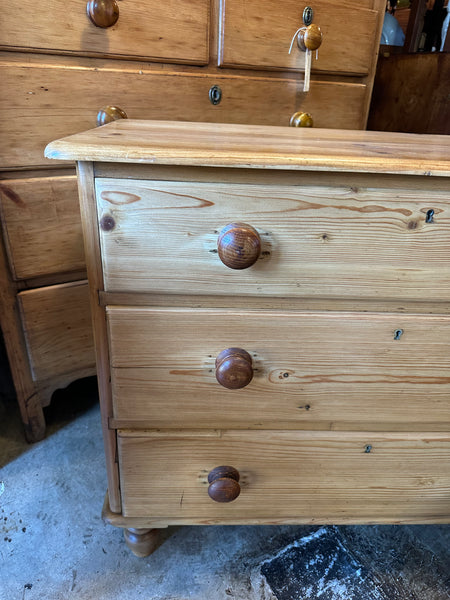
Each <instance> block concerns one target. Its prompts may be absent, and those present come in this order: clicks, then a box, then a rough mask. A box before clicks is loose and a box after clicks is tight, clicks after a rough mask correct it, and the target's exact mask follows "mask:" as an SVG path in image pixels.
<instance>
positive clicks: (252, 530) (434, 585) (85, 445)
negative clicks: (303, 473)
mask: <svg viewBox="0 0 450 600" xmlns="http://www.w3.org/2000/svg"><path fill="white" fill-rule="evenodd" d="M0 384H1V378H0ZM6 387H7V386H6ZM3 390H5V385H4V386H3ZM47 421H48V423H49V425H48V437H47V438H46V439H45V440H44V441H43V442H40V443H38V444H35V445H33V446H28V445H27V444H26V442H25V441H24V438H23V434H22V429H21V423H20V419H19V415H18V411H17V409H16V405H15V403H14V402H13V401H12V400H11V399H10V398H8V394H7V393H6V394H5V393H4V394H3V396H2V394H1V393H0V465H3V467H2V468H1V470H0V530H1V531H0V534H1V535H0V600H37V599H39V600H41V599H45V600H71V599H75V598H76V599H77V600H82V599H89V600H91V599H96V600H97V599H98V600H101V599H106V598H107V599H108V600H115V599H121V600H122V599H126V600H134V599H138V598H139V599H146V600H148V599H159V600H163V599H164V600H175V599H176V600H183V599H186V598H194V599H199V600H200V599H205V600H206V599H208V600H215V599H216V598H217V599H227V598H230V599H231V598H235V599H240V600H256V599H258V600H273V599H276V600H300V599H301V600H303V599H311V600H360V599H361V600H397V599H398V600H444V599H448V598H450V550H449V547H450V526H383V527H375V526H352V527H302V526H262V527H182V528H178V529H174V530H172V531H171V533H172V535H171V536H170V537H168V539H167V540H166V541H165V543H164V544H163V545H162V546H161V547H160V548H159V549H158V550H157V551H156V552H155V553H154V554H153V555H152V556H150V557H148V558H145V559H139V558H136V557H135V556H133V555H132V554H131V553H130V552H129V551H128V549H127V548H126V546H125V544H124V542H123V539H122V534H121V531H120V530H118V529H115V528H113V527H111V526H107V525H105V524H103V523H102V521H101V518H100V511H101V507H102V502H103V498H104V493H105V489H106V480H105V474H104V473H105V471H104V459H103V449H102V442H101V439H100V435H99V431H100V424H99V411H98V406H97V404H96V394H95V381H92V380H91V381H87V382H81V383H79V384H76V385H75V386H72V387H71V388H69V389H68V390H66V391H65V392H61V393H59V392H58V394H57V395H56V397H55V399H54V401H53V403H52V405H51V407H50V410H49V411H47Z"/></svg>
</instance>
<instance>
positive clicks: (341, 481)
mask: <svg viewBox="0 0 450 600" xmlns="http://www.w3.org/2000/svg"><path fill="white" fill-rule="evenodd" d="M449 150H450V142H449V140H448V138H447V137H446V136H410V135H402V134H381V133H375V132H357V131H356V132H355V131H354V132H345V131H332V130H314V129H313V130H311V129H309V130H307V129H304V130H301V131H300V130H293V129H289V128H277V127H274V128H272V127H270V128H268V127H252V126H236V125H224V124H222V125H215V126H213V125H208V124H198V123H184V124H179V123H174V122H146V121H128V122H127V121H122V122H116V123H111V124H109V125H107V126H105V127H104V128H101V129H97V130H93V131H90V132H86V133H84V134H79V135H75V136H72V137H69V138H66V139H65V140H60V141H57V142H54V143H52V144H50V146H49V147H48V148H47V156H49V157H51V158H59V159H61V158H70V159H75V160H78V161H80V162H79V184H80V198H81V208H82V211H81V212H82V221H83V227H84V236H85V244H86V258H87V265H88V274H89V281H90V290H91V301H92V310H93V313H94V329H95V336H96V349H97V364H98V373H99V379H100V393H101V407H102V415H103V428H104V438H105V449H106V456H107V466H108V477H109V482H108V492H109V495H108V502H107V506H106V508H105V514H106V517H107V518H108V519H109V520H110V521H111V522H112V523H113V524H115V525H118V526H121V527H124V528H125V530H126V539H127V541H128V543H129V545H130V547H131V548H132V549H133V550H134V551H135V552H137V553H138V554H145V553H148V552H149V551H151V549H152V548H153V547H154V544H155V537H156V533H155V531H157V529H158V528H162V527H165V526H167V525H174V524H199V523H202V524H205V523H211V524H213V523H225V524H226V523H228V524H229V523H405V522H408V523H442V522H448V521H449V520H450V461H449V458H450V432H449V427H450V401H449V390H450V335H449V334H450V314H449V312H450V311H449V303H448V299H449V292H450V267H449V260H448V250H449V246H450V217H449V203H448V193H449V189H450V186H449V176H450V160H449V157H450V153H449ZM424 157H426V158H424ZM238 267H239V268H238Z"/></svg>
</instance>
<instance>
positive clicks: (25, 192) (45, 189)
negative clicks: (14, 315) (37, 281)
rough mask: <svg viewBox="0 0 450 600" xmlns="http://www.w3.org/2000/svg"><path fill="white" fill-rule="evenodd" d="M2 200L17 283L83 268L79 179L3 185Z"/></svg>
mask: <svg viewBox="0 0 450 600" xmlns="http://www.w3.org/2000/svg"><path fill="white" fill-rule="evenodd" d="M0 200H1V202H0V211H1V220H2V225H3V233H4V239H5V244H6V247H7V250H8V255H9V261H10V267H11V272H12V274H13V277H14V278H15V279H26V278H29V277H36V276H38V275H50V274H54V273H68V272H70V271H82V270H84V269H85V262H84V250H83V235H82V231H81V222H80V208H79V203H78V190H77V178H76V176H75V174H74V175H71V176H57V175H54V176H47V177H33V178H26V179H10V180H5V181H3V182H2V183H0Z"/></svg>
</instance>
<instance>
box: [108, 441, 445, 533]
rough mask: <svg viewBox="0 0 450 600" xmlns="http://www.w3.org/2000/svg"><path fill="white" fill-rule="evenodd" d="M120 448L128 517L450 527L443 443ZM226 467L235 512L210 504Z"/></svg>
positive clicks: (126, 444)
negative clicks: (213, 479) (212, 476)
mask: <svg viewBox="0 0 450 600" xmlns="http://www.w3.org/2000/svg"><path fill="white" fill-rule="evenodd" d="M118 441H119V464H120V478H121V486H120V488H121V493H122V508H123V514H124V516H129V517H138V516H139V517H152V518H153V517H154V518H155V520H157V519H158V518H160V519H161V520H162V521H165V522H170V520H171V519H178V520H179V522H183V520H184V519H186V520H187V519H196V520H197V521H196V522H201V523H211V522H214V521H215V520H216V519H220V520H221V522H226V523H239V522H244V521H245V523H248V524H250V523H256V522H258V519H267V520H268V521H270V522H271V523H280V522H283V520H291V521H295V522H296V523H308V522H314V523H327V522H330V523H334V524H338V523H345V522H348V523H365V524H367V523H377V522H378V523H380V522H381V523H389V522H391V523H401V522H410V523H414V522H418V523H421V522H424V523H425V522H427V521H432V522H435V523H439V522H442V523H445V522H448V518H449V516H450V506H449V499H450V496H449V488H450V438H449V436H448V435H445V434H442V435H440V434H426V435H419V434H417V435H416V434H405V435H400V434H373V433H360V434H356V433H355V434H345V436H344V435H342V434H339V433H337V432H325V433H323V432H320V433H319V432H270V431H261V432H245V433H243V432H233V431H221V432H220V433H219V432H218V433H216V434H215V435H214V434H213V433H211V434H209V435H203V436H201V435H197V436H195V435H193V434H189V433H185V434H180V435H179V436H178V438H177V437H176V436H174V437H169V436H164V435H161V434H159V435H158V434H156V435H153V436H152V435H151V434H147V435H146V434H132V433H127V432H120V431H119V435H118ZM368 445H370V446H371V451H370V452H367V451H366V449H367V446H368ZM220 465H231V466H233V467H234V468H236V469H237V470H238V471H239V473H240V476H241V494H240V496H239V497H238V498H237V499H236V500H234V501H233V502H230V503H228V504H222V503H217V502H214V501H213V500H211V499H210V498H209V496H208V491H207V490H208V483H207V477H208V473H209V472H210V471H211V470H212V469H214V468H215V467H217V466H220ZM274 515H276V517H275V516H274Z"/></svg>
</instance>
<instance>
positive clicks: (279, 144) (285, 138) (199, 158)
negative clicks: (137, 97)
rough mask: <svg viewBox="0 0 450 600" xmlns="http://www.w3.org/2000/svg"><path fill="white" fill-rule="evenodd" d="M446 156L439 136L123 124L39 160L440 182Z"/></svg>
mask: <svg viewBox="0 0 450 600" xmlns="http://www.w3.org/2000/svg"><path fill="white" fill-rule="evenodd" d="M122 108H123V107H122ZM449 150H450V138H449V137H448V136H445V135H440V136H434V135H414V134H406V133H386V132H379V131H351V132H349V131H342V130H338V129H336V130H331V129H316V128H309V127H285V128H283V127H264V126H255V125H253V126H252V125H233V124H225V123H216V124H214V125H212V124H211V125H210V124H207V123H174V122H168V121H165V122H164V121H153V122H152V121H133V120H132V119H124V120H122V121H115V122H114V123H109V124H108V125H105V126H104V127H102V128H101V129H94V130H91V131H86V132H84V133H80V134H77V135H73V136H71V137H69V138H66V139H64V140H57V141H55V142H52V143H51V144H49V145H48V146H47V148H46V151H45V155H46V156H47V158H56V159H60V160H88V161H90V160H94V161H105V162H108V161H109V162H111V161H114V162H130V163H132V162H140V163H151V164H171V165H189V166H203V167H205V166H226V167H231V166H232V167H238V168H248V167H250V168H254V169H262V168H264V169H286V170H298V169H309V170H318V171H349V172H370V173H394V174H412V175H428V176H430V175H441V176H448V175H449V174H450V151H449Z"/></svg>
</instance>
